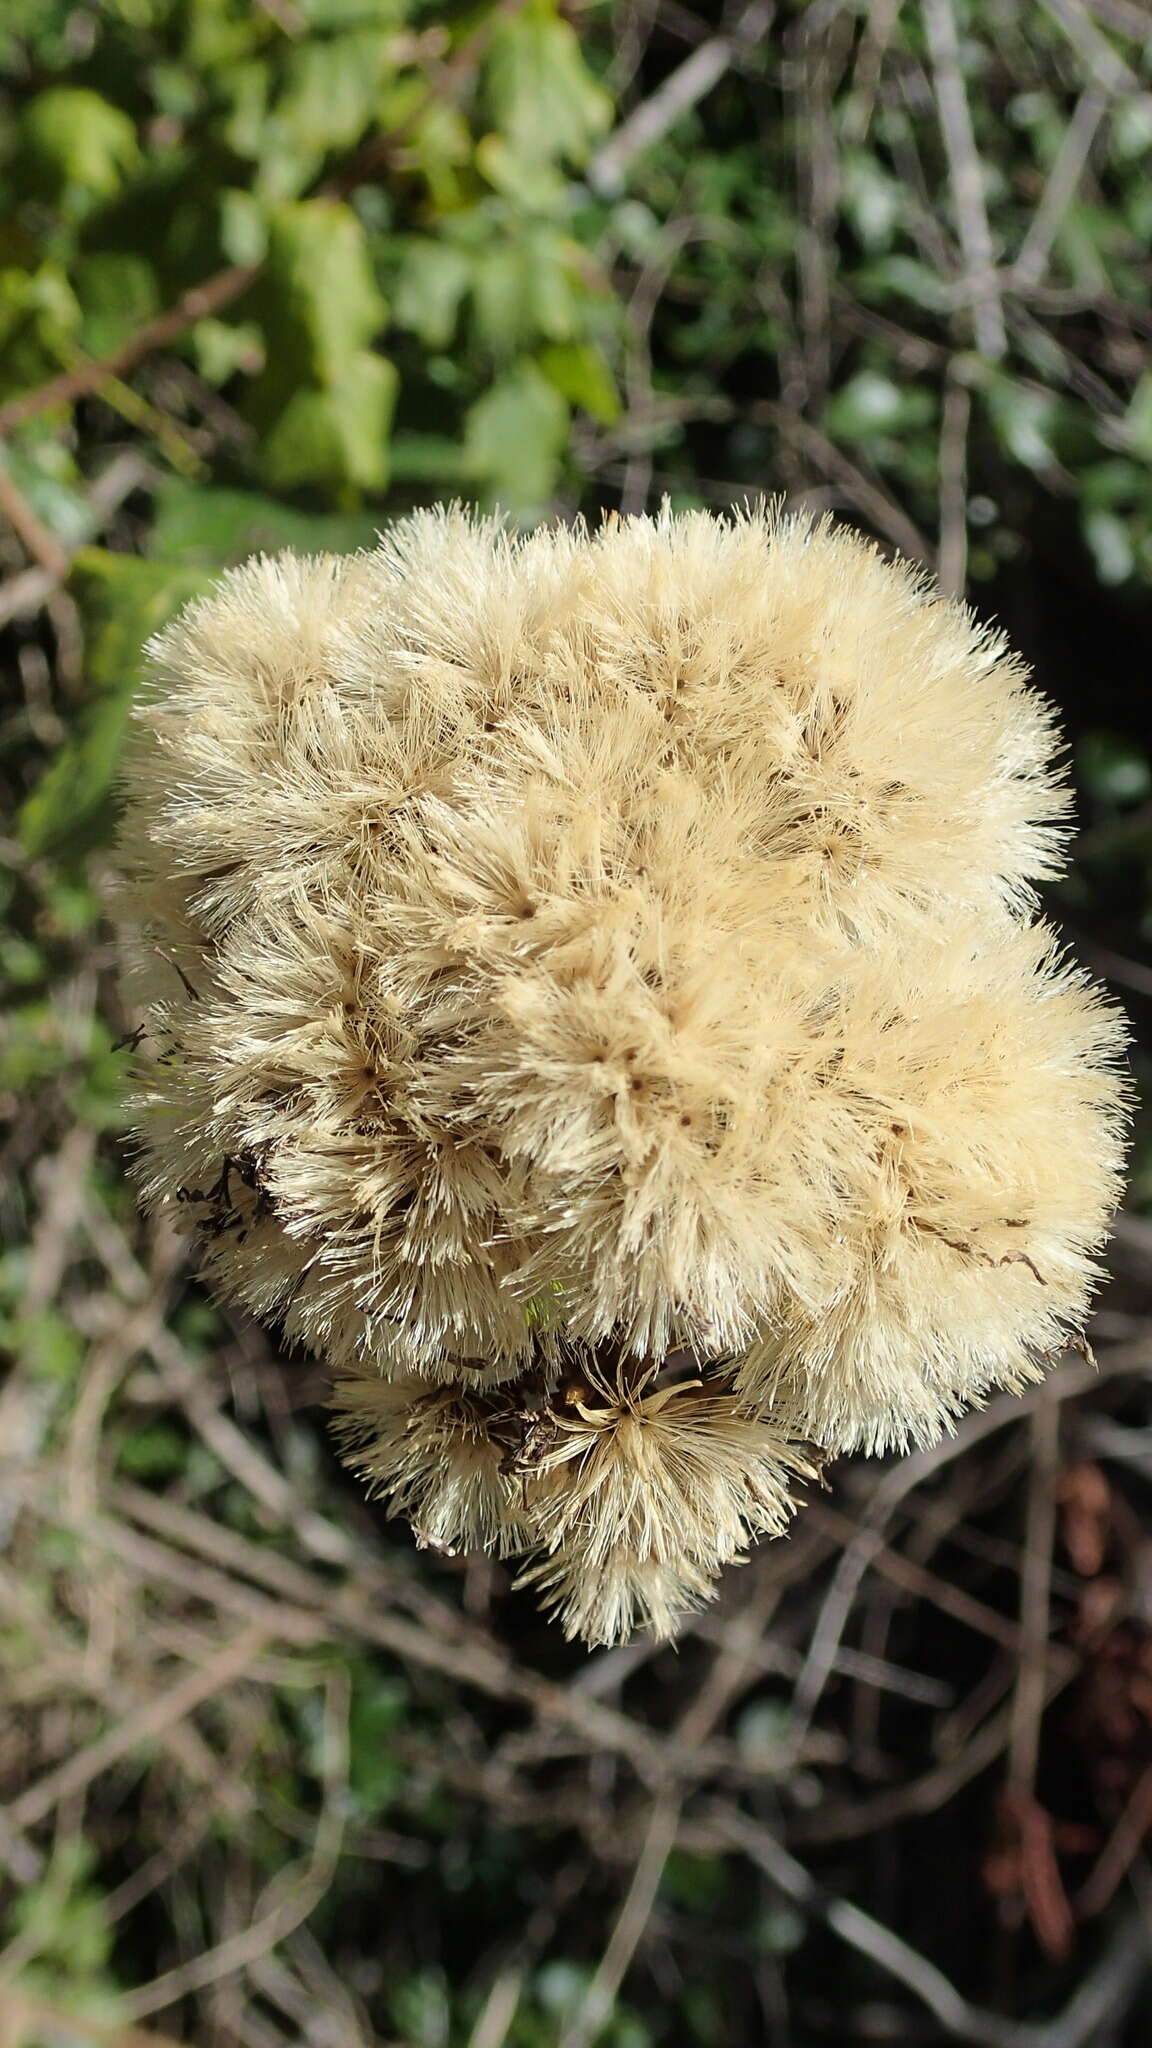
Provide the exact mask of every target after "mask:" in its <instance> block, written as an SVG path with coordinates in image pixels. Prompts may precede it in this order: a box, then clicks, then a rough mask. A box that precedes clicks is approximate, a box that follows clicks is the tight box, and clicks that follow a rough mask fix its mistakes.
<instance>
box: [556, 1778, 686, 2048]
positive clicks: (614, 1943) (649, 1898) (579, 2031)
mask: <svg viewBox="0 0 1152 2048" xmlns="http://www.w3.org/2000/svg"><path fill="white" fill-rule="evenodd" d="M680 1811H681V1803H680V1801H679V1800H678V1799H676V1798H674V1797H672V1796H671V1795H669V1794H664V1795H662V1796H661V1797H660V1798H658V1799H656V1800H655V1801H654V1802H653V1806H652V1811H651V1814H650V1816H649V1820H648V1826H647V1829H646V1831H645V1834H644V1843H643V1846H642V1848H641V1850H640V1854H639V1857H638V1858H637V1861H636V1868H635V1869H634V1871H633V1873H632V1882H631V1884H630V1885H629V1887H628V1890H627V1892H626V1893H625V1896H624V1903H623V1905H622V1906H621V1908H620V1912H619V1915H618V1917H617V1920H616V1925H615V1926H614V1927H613V1929H612V1933H611V1936H610V1937H609V1941H608V1946H607V1948H606V1949H605V1950H604V1954H603V1955H602V1956H601V1958H600V1961H599V1963H598V1964H597V1966H596V1973H595V1975H594V1976H593V1978H592V1981H591V1983H590V1984H589V1986H588V1989H587V1990H586V1992H585V1993H584V1996H583V1998H582V1999H581V2001H580V2006H579V2010H578V2011H577V2012H576V2013H575V2015H574V2016H573V2018H572V2020H571V2021H570V2022H569V2024H568V2026H567V2027H566V2028H565V2030H564V2032H563V2034H562V2035H561V2037H560V2044H559V2048H590V2044H591V2043H592V2042H593V2041H594V2040H595V2039H596V2037H597V2035H598V2034H599V2033H600V2031H601V2029H602V2027H603V2026H604V2023H605V2021H606V2020H608V2019H609V2018H610V2017H611V2014H612V2007H613V2005H614V2004H615V2001H616V1994H617V1992H618V1991H619V1989H620V1986H621V1984H622V1983H623V1982H624V1978H625V1976H626V1975H627V1972H628V1966H629V1964H630V1963H631V1961H632V1958H633V1956H634V1955H635V1953H636V1950H637V1949H638V1948H639V1946H640V1943H641V1941H642V1940H643V1938H644V1929H645V1928H646V1927H647V1925H648V1922H649V1919H650V1918H651V1914H652V1907H653V1905H654V1903H655V1900H656V1894H657V1892H658V1891H659V1889H660V1879H661V1878H662V1877H663V1875H664V1867H665V1865H666V1863H667V1861H668V1858H669V1855H670V1854H671V1852H672V1848H673V1846H674V1844H675V1841H676V1832H677V1829H678V1827H679V1825H680Z"/></svg>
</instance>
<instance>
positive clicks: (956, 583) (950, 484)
mask: <svg viewBox="0 0 1152 2048" xmlns="http://www.w3.org/2000/svg"><path fill="white" fill-rule="evenodd" d="M971 416H972V394H971V392H970V391H969V389H968V386H967V385H966V384H964V383H962V382H961V381H960V379H959V377H957V376H953V375H950V376H949V377H948V379H947V381H946V383H945V386H944V405H943V409H942V412H941V418H940V459H939V474H940V482H939V497H940V538H939V546H938V549H937V566H936V575H937V579H938V581H939V584H940V588H941V590H943V591H945V592H947V594H948V596H949V597H963V595H964V591H965V588H966V586H967V582H968V425H969V421H970V419H971Z"/></svg>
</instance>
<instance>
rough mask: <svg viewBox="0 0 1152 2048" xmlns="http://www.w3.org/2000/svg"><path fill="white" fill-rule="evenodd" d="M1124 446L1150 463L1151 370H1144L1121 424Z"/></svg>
mask: <svg viewBox="0 0 1152 2048" xmlns="http://www.w3.org/2000/svg"><path fill="white" fill-rule="evenodd" d="M1120 430H1121V433H1122V434H1123V436H1124V444H1125V446H1126V447H1128V448H1130V449H1131V450H1132V453H1133V454H1134V455H1138V456H1140V457H1141V458H1142V460H1143V461H1145V462H1152V370H1145V372H1144V375H1143V376H1142V377H1141V379H1140V381H1139V383H1138V384H1137V386H1136V389H1135V391H1134V392H1133V394H1132V397H1131V400H1130V401H1129V405H1128V410H1127V412H1126V413H1125V415H1124V418H1123V421H1122V422H1121V429H1120Z"/></svg>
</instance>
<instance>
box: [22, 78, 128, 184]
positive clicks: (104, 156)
mask: <svg viewBox="0 0 1152 2048" xmlns="http://www.w3.org/2000/svg"><path fill="white" fill-rule="evenodd" d="M21 127H22V136H23V142H24V147H25V151H26V153H27V156H28V159H29V164H30V169H31V171H32V174H33V176H34V177H35V178H36V179H37V180H38V182H39V183H40V184H41V187H42V188H47V189H48V190H49V191H51V192H52V193H53V194H57V193H61V192H63V191H64V190H65V189H66V188H67V187H73V188H75V191H76V194H77V195H78V197H81V198H82V199H84V200H85V201H87V202H88V203H91V202H94V201H99V200H102V199H110V198H112V196H113V195H114V194H115V193H116V192H118V191H119V190H120V187H121V185H122V184H123V183H124V180H125V178H126V177H127V176H128V174H129V173H130V172H131V171H133V170H135V169H136V166H137V164H138V163H139V161H140V149H139V145H138V144H137V141H136V129H135V126H134V124H133V123H132V122H131V121H130V120H129V118H128V116H127V114H125V113H123V112H122V111H121V109H120V108H119V107H113V106H111V105H110V104H109V102H108V101H107V100H105V99H102V98H101V97H100V94H99V93H97V92H89V91H88V89H87V88H86V87H84V86H76V85H56V86H51V87H50V88H49V90H48V91H47V92H42V93H38V94H37V96H36V98H35V99H34V100H30V101H29V103H28V105H27V106H26V107H25V109H24V114H23V119H22V123H21Z"/></svg>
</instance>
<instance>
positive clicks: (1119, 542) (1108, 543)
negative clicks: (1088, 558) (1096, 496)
mask: <svg viewBox="0 0 1152 2048" xmlns="http://www.w3.org/2000/svg"><path fill="white" fill-rule="evenodd" d="M1080 523H1081V527H1082V529H1083V533H1084V538H1085V540H1086V541H1087V543H1088V546H1089V548H1090V549H1091V551H1092V559H1093V561H1094V562H1095V564H1096V574H1097V576H1098V577H1099V578H1100V581H1101V583H1107V584H1115V583H1127V581H1128V579H1129V577H1130V576H1131V575H1132V573H1133V571H1134V570H1135V567H1136V553H1135V549H1134V548H1133V546H1132V532H1131V521H1130V520H1127V519H1122V518H1121V517H1120V515H1119V513H1118V512H1109V511H1108V510H1107V508H1106V507H1105V506H1103V505H1098V506H1095V507H1093V508H1092V509H1090V510H1088V511H1086V512H1085V513H1084V514H1083V516H1082V518H1081V522H1080Z"/></svg>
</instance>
